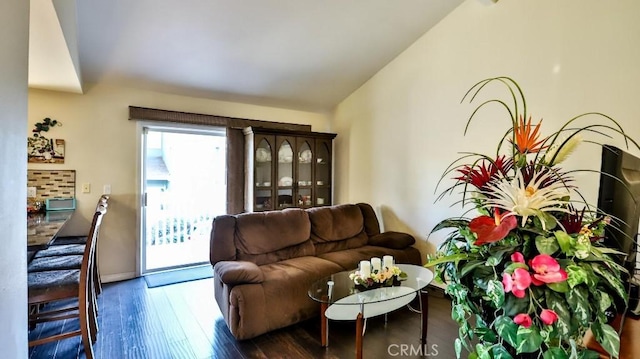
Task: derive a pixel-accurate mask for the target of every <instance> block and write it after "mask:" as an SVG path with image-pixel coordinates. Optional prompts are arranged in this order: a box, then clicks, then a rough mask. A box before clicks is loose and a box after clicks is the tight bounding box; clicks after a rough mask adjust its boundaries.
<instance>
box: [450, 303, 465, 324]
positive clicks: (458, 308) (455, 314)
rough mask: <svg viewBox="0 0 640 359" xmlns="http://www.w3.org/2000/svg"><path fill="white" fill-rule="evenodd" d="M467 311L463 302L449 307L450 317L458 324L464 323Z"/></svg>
mask: <svg viewBox="0 0 640 359" xmlns="http://www.w3.org/2000/svg"><path fill="white" fill-rule="evenodd" d="M466 316H467V312H466V311H465V307H464V305H463V304H456V305H454V306H452V307H451V319H453V320H455V321H456V322H457V323H458V324H462V323H466V320H467V319H466Z"/></svg>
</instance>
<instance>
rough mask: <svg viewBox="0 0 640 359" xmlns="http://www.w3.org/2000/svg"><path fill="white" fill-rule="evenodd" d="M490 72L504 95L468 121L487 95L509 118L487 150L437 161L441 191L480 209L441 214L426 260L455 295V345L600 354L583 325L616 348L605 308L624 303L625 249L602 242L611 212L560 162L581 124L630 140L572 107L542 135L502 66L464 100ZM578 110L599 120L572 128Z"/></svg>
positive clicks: (479, 350)
mask: <svg viewBox="0 0 640 359" xmlns="http://www.w3.org/2000/svg"><path fill="white" fill-rule="evenodd" d="M490 83H497V84H499V85H500V86H502V85H504V86H505V87H506V88H507V90H508V91H509V94H510V101H509V103H507V102H505V101H502V100H499V99H492V100H487V101H484V102H482V103H481V104H480V105H479V106H477V107H476V108H475V110H474V111H473V113H472V115H471V116H470V118H469V120H468V122H467V128H468V127H469V124H470V122H471V121H472V119H473V118H474V117H475V115H476V114H477V113H478V111H479V110H480V109H482V108H483V107H485V106H488V105H496V104H497V105H498V106H499V107H502V108H504V109H506V111H507V113H508V114H509V118H510V120H511V121H510V126H509V128H508V129H507V131H506V132H505V135H504V136H503V137H502V140H501V141H500V142H499V145H498V149H497V151H496V154H495V155H494V156H487V155H482V154H478V153H465V154H464V155H463V156H462V157H461V158H459V159H458V160H457V161H455V162H454V163H453V164H452V165H451V166H450V167H449V168H448V169H447V170H446V171H445V173H444V175H443V178H446V177H449V176H451V177H453V178H454V179H455V183H454V184H453V185H452V186H451V187H449V188H447V189H446V190H445V191H444V192H442V194H441V196H440V197H439V198H442V196H443V195H446V194H452V193H453V192H455V190H456V189H461V190H462V191H461V192H462V200H461V203H462V205H463V207H465V208H471V209H470V210H469V211H468V213H469V212H472V211H476V212H478V215H476V216H475V217H473V218H465V217H460V218H450V219H447V220H444V221H442V222H441V223H439V224H438V225H437V226H436V227H435V228H434V229H433V231H438V230H442V229H445V228H446V229H449V230H451V229H453V231H452V232H451V233H450V235H449V236H448V237H447V238H446V239H445V240H444V242H443V243H442V245H441V246H440V247H439V250H438V252H437V253H436V254H435V255H430V256H429V258H428V264H427V266H434V267H435V271H436V278H438V280H440V281H442V282H443V283H447V288H446V291H447V293H448V294H449V295H450V296H451V298H452V312H451V313H452V317H453V319H454V320H455V321H456V322H457V323H458V324H459V326H460V329H459V338H457V339H456V341H455V343H454V347H455V351H456V354H457V356H458V358H460V355H461V352H462V350H463V348H464V349H466V350H467V351H468V352H469V353H470V354H469V358H513V357H517V358H522V357H532V358H545V359H548V358H559V359H562V358H597V357H598V355H597V353H595V352H594V351H590V350H587V349H586V348H584V347H583V343H582V341H583V337H584V335H585V333H586V331H587V330H588V329H590V330H591V331H592V332H593V334H594V337H595V339H596V340H597V341H598V342H599V343H600V344H601V345H602V347H603V348H604V349H605V350H607V352H609V353H610V354H611V355H612V356H614V357H617V356H618V351H619V343H620V340H619V336H618V333H617V332H616V330H615V329H614V328H613V327H612V326H610V325H609V324H608V322H609V320H610V318H609V317H608V316H607V315H606V314H605V313H607V311H611V310H615V309H616V308H615V307H616V303H618V304H617V305H618V307H620V306H624V305H626V302H627V292H626V290H625V285H624V283H623V277H624V272H626V271H625V269H624V268H623V267H622V266H620V265H619V264H618V261H617V260H616V259H615V256H618V255H622V253H620V252H617V251H615V250H613V249H611V248H607V247H605V246H604V245H602V244H601V242H602V238H603V235H604V228H605V226H607V225H609V218H608V217H607V215H606V214H604V213H600V212H598V211H597V209H596V208H594V206H593V205H589V204H588V203H587V201H586V200H585V198H584V197H583V196H582V195H581V194H580V192H579V191H578V189H577V188H576V186H575V185H574V184H573V181H572V174H573V173H575V170H574V171H567V170H563V169H562V168H561V167H560V166H559V164H560V163H562V161H563V160H564V159H565V158H566V157H567V156H568V155H569V154H570V153H571V152H572V151H573V150H574V149H575V148H576V146H578V145H579V144H580V143H581V142H587V141H582V135H583V134H589V135H593V136H607V137H608V136H610V135H620V136H621V137H622V138H623V139H624V140H625V142H627V143H628V142H632V143H633V144H634V145H635V146H636V147H637V146H638V145H637V143H636V142H635V141H633V140H632V139H630V138H629V137H628V136H627V135H626V134H625V133H624V131H623V130H622V128H621V127H620V126H619V124H618V123H617V122H616V121H614V120H613V119H612V118H611V117H609V116H606V115H604V114H601V113H585V114H582V115H579V116H576V117H574V118H572V119H570V120H569V121H568V122H567V123H566V124H564V125H563V126H562V127H561V128H560V129H559V130H558V131H556V132H554V133H552V134H550V135H548V136H542V132H541V131H542V130H541V123H537V124H533V123H532V120H531V117H528V114H527V109H526V102H525V98H524V95H523V93H522V90H521V89H520V87H519V86H518V84H517V83H516V82H515V81H514V80H512V79H510V78H508V77H498V78H490V79H486V80H483V81H480V82H478V83H477V84H475V85H474V86H473V87H472V88H471V89H470V90H469V91H468V92H467V94H466V95H465V97H464V98H463V101H464V100H465V99H469V102H472V101H474V100H475V99H476V97H477V96H478V94H479V93H480V92H481V91H482V90H483V89H484V88H485V87H486V86H487V85H489V84H490ZM511 101H513V102H511ZM587 116H599V117H600V118H602V119H604V121H599V122H598V123H596V124H590V125H586V126H583V127H573V126H575V123H576V121H578V120H579V119H583V118H584V117H587ZM465 133H466V130H465ZM590 143H594V142H592V141H590ZM596 144H597V143H596ZM580 207H582V208H580ZM617 310H619V311H620V310H624V308H617ZM527 353H530V354H527Z"/></svg>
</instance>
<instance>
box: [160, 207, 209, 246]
mask: <svg viewBox="0 0 640 359" xmlns="http://www.w3.org/2000/svg"><path fill="white" fill-rule="evenodd" d="M163 212H164V211H163ZM150 217H151V218H150ZM214 217H215V214H212V213H205V214H200V215H197V216H184V215H180V214H171V213H162V215H160V216H157V215H156V216H149V217H148V222H149V223H147V228H148V232H147V245H149V246H155V245H166V244H172V243H183V242H186V241H189V240H191V239H193V238H192V237H193V236H194V235H198V236H199V237H201V236H205V235H206V236H207V237H208V235H209V233H210V231H211V222H212V221H213V218H214Z"/></svg>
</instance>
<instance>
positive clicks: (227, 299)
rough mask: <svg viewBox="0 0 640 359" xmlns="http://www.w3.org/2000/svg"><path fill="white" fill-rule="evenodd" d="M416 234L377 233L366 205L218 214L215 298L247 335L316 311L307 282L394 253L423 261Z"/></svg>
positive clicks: (230, 322) (234, 328) (400, 259)
mask: <svg viewBox="0 0 640 359" xmlns="http://www.w3.org/2000/svg"><path fill="white" fill-rule="evenodd" d="M414 243H415V239H414V238H413V237H412V236H411V235H409V234H406V233H399V232H385V233H380V225H379V222H378V219H377V218H376V214H375V212H374V210H373V208H371V206H370V205H368V204H365V203H358V204H345V205H337V206H330V207H316V208H309V209H306V210H303V209H298V208H291V209H285V210H282V211H268V212H255V213H243V214H238V215H223V216H218V217H216V218H215V219H214V221H213V228H212V230H211V247H210V248H211V249H210V260H211V264H212V265H214V285H215V298H216V301H217V302H218V305H219V306H220V310H221V311H222V315H223V317H224V320H225V322H226V323H227V326H228V327H229V329H230V331H231V333H232V334H233V335H234V337H236V338H237V339H249V338H253V337H256V336H258V335H260V334H263V333H266V332H269V331H271V330H274V329H278V328H282V327H285V326H288V325H291V324H294V323H297V322H299V321H302V320H305V319H308V318H311V317H313V316H316V315H318V314H319V312H320V309H319V305H318V303H316V302H314V301H313V300H312V299H310V298H309V296H308V295H307V290H308V288H309V286H310V285H311V284H312V283H313V282H314V281H316V280H318V279H320V278H322V277H325V276H328V275H330V274H332V273H337V272H341V271H344V270H349V269H355V268H356V267H357V266H358V263H359V262H360V261H361V260H368V259H370V258H371V257H382V256H383V255H386V254H390V255H393V257H394V258H395V260H396V263H411V264H421V263H422V261H421V255H420V252H419V251H418V250H417V249H416V248H414V247H412V246H411V245H412V244H414Z"/></svg>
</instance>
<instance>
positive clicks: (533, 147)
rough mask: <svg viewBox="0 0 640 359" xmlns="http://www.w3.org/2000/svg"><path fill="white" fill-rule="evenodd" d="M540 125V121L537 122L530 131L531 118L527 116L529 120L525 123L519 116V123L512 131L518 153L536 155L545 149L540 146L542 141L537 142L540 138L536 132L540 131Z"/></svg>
mask: <svg viewBox="0 0 640 359" xmlns="http://www.w3.org/2000/svg"><path fill="white" fill-rule="evenodd" d="M541 123H542V121H541V122H538V124H537V125H536V126H535V127H534V128H533V131H532V129H531V116H529V120H527V121H525V120H524V119H523V118H522V115H520V120H519V123H518V125H516V128H515V129H514V132H515V141H516V147H517V148H518V151H519V152H520V153H522V154H526V153H536V152H539V151H540V150H542V149H544V148H545V147H543V146H541V144H542V143H543V142H544V139H542V140H540V141H538V137H539V136H540V133H538V131H540V124H541Z"/></svg>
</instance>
